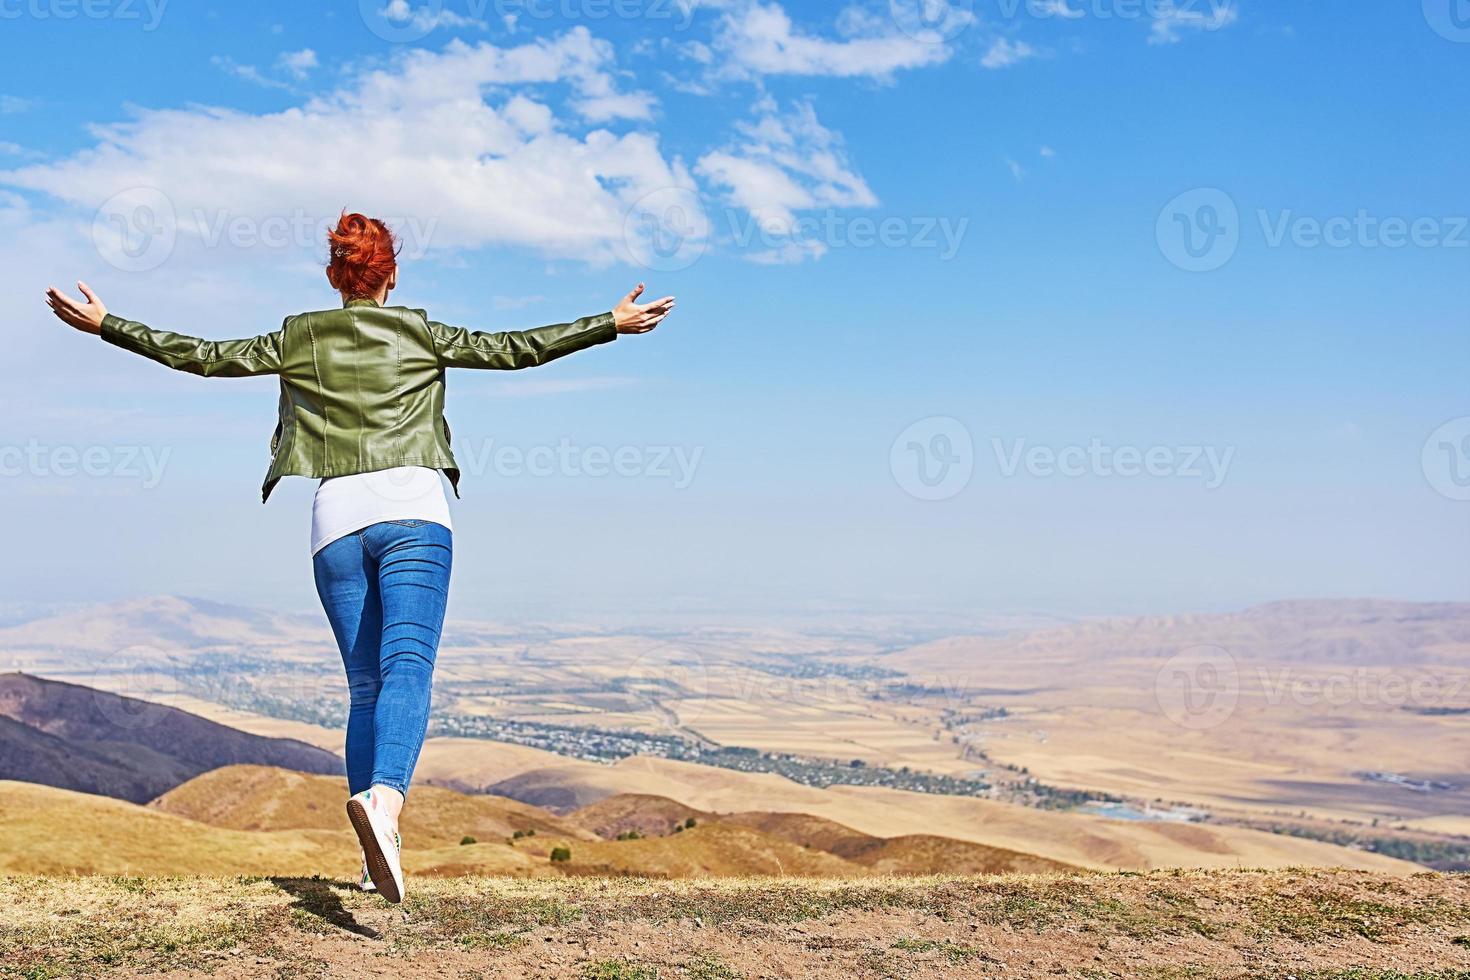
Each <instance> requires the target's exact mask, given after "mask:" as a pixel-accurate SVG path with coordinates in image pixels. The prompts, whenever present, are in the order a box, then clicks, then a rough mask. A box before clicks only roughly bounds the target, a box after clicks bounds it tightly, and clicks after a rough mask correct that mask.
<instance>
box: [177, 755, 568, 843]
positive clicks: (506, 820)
mask: <svg viewBox="0 0 1470 980" xmlns="http://www.w3.org/2000/svg"><path fill="white" fill-rule="evenodd" d="M409 800H410V805H409V806H407V807H405V808H404V811H403V824H402V828H401V829H402V831H403V835H404V837H405V838H406V839H407V840H409V841H410V842H411V843H412V844H413V845H414V846H417V847H421V848H432V847H438V846H441V845H458V844H459V842H460V840H461V839H462V838H464V837H466V836H470V837H474V838H475V839H476V840H486V841H489V840H501V839H504V838H507V837H510V836H512V835H513V834H514V833H515V832H516V831H523V832H524V831H535V832H536V833H538V834H551V835H554V836H558V837H567V838H571V839H577V838H584V839H592V838H594V837H595V835H594V834H592V833H591V832H589V831H587V830H584V829H582V828H581V827H580V826H578V825H577V824H575V823H573V822H570V821H566V820H562V819H561V818H559V817H557V816H555V815H554V814H551V813H547V812H546V811H545V810H541V809H538V808H537V807H533V806H527V805H526V804H524V803H519V802H517V801H515V800H510V799H505V798H504V797H499V796H467V795H465V794H464V793H456V792H454V791H453V790H447V789H440V788H438V787H435V786H415V787H413V789H412V790H410V791H409ZM346 801H347V781H346V780H345V779H342V778H339V777H334V776H308V775H306V774H304V773H298V772H289V771H287V770H284V769H272V768H270V767H268V766H225V767H223V768H221V769H216V770H214V771H213V772H207V773H205V774H204V775H202V776H198V777H196V778H194V779H192V780H190V781H189V782H187V783H185V784H184V785H182V786H179V787H178V788H176V789H173V790H170V791H169V792H167V793H165V794H164V795H163V796H160V797H159V798H158V799H156V800H154V801H153V802H152V803H151V804H149V806H151V807H153V808H155V809H158V810H161V811H163V812H164V813H171V814H174V815H175V816H180V817H188V818H189V819H191V820H197V821H199V822H200V823H207V824H211V825H213V826H216V827H227V828H230V829H233V830H298V829H299V830H340V829H341V828H342V827H344V826H345V823H344V821H345V820H346V817H345V816H344V815H343V806H344V804H345V803H346Z"/></svg>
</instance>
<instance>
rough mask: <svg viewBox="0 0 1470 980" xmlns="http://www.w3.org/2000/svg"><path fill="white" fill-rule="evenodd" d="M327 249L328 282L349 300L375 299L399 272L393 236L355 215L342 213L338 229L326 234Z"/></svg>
mask: <svg viewBox="0 0 1470 980" xmlns="http://www.w3.org/2000/svg"><path fill="white" fill-rule="evenodd" d="M327 248H328V252H329V255H330V258H329V260H328V262H327V281H328V282H330V283H331V284H332V288H334V289H337V290H340V291H342V292H343V293H346V294H347V298H348V299H356V298H358V297H362V296H372V295H374V294H375V293H377V292H378V290H380V289H382V288H383V284H384V283H386V282H387V281H388V278H389V277H390V276H392V275H393V271H394V270H395V269H397V268H398V257H397V255H398V247H397V243H396V242H395V241H394V238H393V232H392V231H390V230H389V228H388V226H387V225H385V224H383V222H381V221H379V220H378V219H377V218H369V217H367V216H366V215H363V214H359V213H357V212H356V211H354V212H352V213H351V214H349V213H347V211H345V210H344V211H343V212H342V216H341V218H339V219H338V221H337V227H336V228H335V229H332V230H330V231H328V232H327Z"/></svg>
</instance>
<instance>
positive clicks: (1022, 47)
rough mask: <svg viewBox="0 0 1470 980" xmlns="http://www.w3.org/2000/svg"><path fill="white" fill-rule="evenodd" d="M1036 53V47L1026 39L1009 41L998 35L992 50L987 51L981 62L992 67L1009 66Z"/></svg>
mask: <svg viewBox="0 0 1470 980" xmlns="http://www.w3.org/2000/svg"><path fill="white" fill-rule="evenodd" d="M1036 55H1037V51H1036V49H1035V48H1033V47H1032V46H1031V45H1029V44H1027V43H1026V42H1025V41H1008V40H1006V39H1005V38H1003V37H998V38H996V39H995V41H994V42H992V43H991V45H990V50H989V51H987V52H985V57H983V58H981V59H980V64H981V65H983V66H984V67H986V68H991V69H994V68H1009V67H1010V66H1011V65H1015V64H1019V63H1021V62H1022V61H1025V60H1026V59H1027V58H1034V57H1036Z"/></svg>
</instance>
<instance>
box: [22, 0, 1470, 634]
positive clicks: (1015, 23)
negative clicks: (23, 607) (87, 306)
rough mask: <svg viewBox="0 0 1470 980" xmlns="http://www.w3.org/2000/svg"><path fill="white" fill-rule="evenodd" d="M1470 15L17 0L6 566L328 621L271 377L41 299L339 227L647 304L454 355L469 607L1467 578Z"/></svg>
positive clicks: (458, 303)
mask: <svg viewBox="0 0 1470 980" xmlns="http://www.w3.org/2000/svg"><path fill="white" fill-rule="evenodd" d="M1452 3H1460V7H1459V8H1456V7H1453V6H1452ZM915 4H921V5H922V6H923V9H918V8H916V6H915ZM1464 7H1465V5H1464V4H1463V3H1462V2H1461V0H1443V2H1439V0H1425V2H1424V3H1423V4H1422V6H1421V4H1417V3H1411V4H1400V5H1370V4H1328V3H1322V2H1310V0H1285V2H1276V3H1265V2H1261V0H1232V2H1229V3H1225V2H1223V0H1214V2H1211V0H1197V2H1193V3H1190V2H1185V0H1180V2H1178V3H1171V2H1167V0H1085V2H1084V0H1068V2H1067V3H1062V2H1060V0H1030V2H1021V0H987V2H976V3H974V4H952V5H949V6H945V5H942V4H939V3H936V2H934V0H894V2H893V3H892V4H890V3H889V2H888V0H869V2H855V3H853V4H851V5H849V6H842V5H840V4H817V3H795V2H786V3H778V2H775V0H719V2H701V3H690V2H680V0H646V2H645V0H637V2H635V0H554V2H553V0H536V2H532V0H526V2H517V3H513V2H510V0H501V2H488V0H444V2H443V3H442V4H429V3H423V2H419V3H416V4H415V3H405V2H403V0H391V2H390V0H363V3H361V4H358V3H339V4H322V5H301V4H288V3H274V2H260V3H253V4H228V5H227V4H216V5H205V4H199V3H192V2H185V0H171V2H168V3H164V4H160V3H159V2H158V0H155V2H154V3H153V4H152V5H150V4H148V3H146V2H145V0H115V2H114V0H92V2H91V3H90V4H89V5H83V4H81V3H80V2H75V3H74V2H70V0H8V2H3V3H0V20H3V21H4V23H3V24H0V30H3V32H4V33H3V36H4V37H5V39H6V58H5V63H4V66H3V67H0V226H3V228H4V230H5V232H6V234H5V235H4V236H3V241H0V250H3V252H4V254H3V255H0V277H3V283H4V290H3V294H0V296H3V299H0V302H4V303H5V304H6V306H7V311H6V312H7V313H8V315H7V316H6V318H5V319H6V323H7V327H8V329H9V331H10V332H11V343H10V347H11V352H10V356H9V357H8V358H7V360H6V368H5V375H6V377H5V386H4V389H3V391H0V401H3V405H4V410H5V418H6V425H5V429H4V431H3V436H0V471H3V478H0V496H3V499H4V501H5V503H6V504H7V506H8V509H9V511H10V513H11V514H12V517H13V520H12V525H11V530H10V534H9V540H10V546H11V554H12V556H13V557H12V560H11V561H9V562H7V563H6V567H5V569H4V570H3V571H0V588H3V594H4V595H5V596H6V597H10V598H11V601H15V602H42V603H44V602H54V601H69V600H91V599H107V598H112V597H118V596H126V595H134V594H142V593H151V592H179V593H185V594H197V595H204V596H208V597H212V598H218V599H233V600H238V601H244V602H250V603H275V604H279V605H284V606H288V607H292V608H301V609H309V608H310V607H311V604H312V602H313V601H314V600H313V597H312V593H311V586H310V566H309V563H308V561H307V558H306V550H307V526H308V523H309V510H310V494H311V485H310V484H309V483H308V481H304V480H296V481H288V483H287V484H286V485H283V487H282V488H281V489H280V490H278V491H277V493H276V495H275V496H273V498H272V500H271V503H270V505H269V506H267V507H264V508H262V507H261V506H260V504H259V503H258V496H257V491H258V486H259V483H260V478H261V475H262V473H263V472H264V469H265V466H266V462H267V458H266V456H267V449H266V442H267V439H268V437H269V434H270V431H271V426H272V417H273V413H274V409H275V402H274V390H273V389H274V383H273V382H272V381H270V380H269V379H256V380H247V381H209V382H207V381H203V380H200V379H196V378H192V377H188V376H184V375H175V374H172V373H170V372H167V371H165V370H163V369H161V368H159V367H157V366H156V365H152V364H150V363H147V362H144V361H141V360H137V359H130V358H128V357H127V356H126V355H124V354H122V353H121V352H120V351H117V350H115V349H112V348H109V347H107V346H106V345H103V344H101V343H97V342H94V341H92V340H91V339H90V338H86V337H83V336H81V335H73V334H71V333H69V332H68V331H66V330H65V328H62V327H61V326H60V325H58V324H56V323H55V322H54V321H52V320H51V319H50V317H49V314H47V312H46V310H45V308H44V306H43V305H42V303H41V301H40V300H41V296H40V294H41V291H42V290H43V289H44V288H45V286H47V285H48V284H51V283H53V282H54V283H56V284H58V285H65V286H70V285H71V283H72V281H73V280H75V279H76V278H78V277H81V278H85V279H87V280H88V281H89V282H90V284H91V285H92V286H93V287H94V288H96V289H97V290H98V291H99V292H100V293H101V295H102V296H103V298H104V299H105V300H106V301H107V303H108V304H109V306H110V308H111V309H112V310H113V311H114V312H117V313H119V314H120V315H123V316H126V317H129V318H133V319H140V320H143V321H145V322H148V323H150V324H151V325H154V326H158V327H164V328H169V329H175V330H180V331H185V332H190V333H197V334H202V335H204V336H208V337H212V338H224V337H233V336H246V335H250V334H254V333H259V332H263V331H267V330H270V329H274V328H275V327H276V326H277V325H278V324H279V322H280V320H281V318H282V317H284V316H285V315H287V314H290V313H294V312H298V311H300V310H302V309H315V308H322V307H325V306H328V305H331V303H332V302H333V300H334V296H333V294H332V293H331V291H330V289H329V288H328V287H327V285H326V281H325V278H324V277H323V276H322V274H321V265H322V262H323V257H324V251H325V250H324V246H323V244H322V228H323V227H324V225H325V224H326V222H327V221H328V220H329V219H331V218H334V217H335V215H336V214H337V212H338V211H339V210H340V209H341V208H343V207H348V208H351V209H357V210H363V211H367V212H369V213H374V214H380V215H383V216H384V217H387V218H388V219H389V220H390V221H391V222H392V223H393V224H394V225H395V227H397V228H398V230H399V232H400V234H401V235H402V237H403V238H404V240H405V250H404V257H403V261H404V265H403V268H402V271H401V274H400V290H399V292H398V293H396V294H395V300H397V301H399V302H402V303H405V304H407V305H411V306H420V307H426V308H427V309H429V311H430V312H431V315H433V316H434V317H435V318H436V319H440V320H444V321H446V322H450V323H455V324H461V325H467V326H475V327H482V328H487V329H489V328H494V329H505V328H514V327H521V326H534V325H537V324H540V323H546V322H552V321H556V320H563V319H570V318H573V317H575V316H579V315H583V314H587V313H593V312H598V311H601V310H604V309H607V308H608V307H610V306H611V305H612V304H613V302H614V301H615V300H616V298H617V297H618V296H619V295H620V294H621V293H622V292H624V291H626V289H627V288H628V287H629V286H630V285H631V284H632V283H633V282H636V281H638V280H640V279H641V280H645V281H647V282H648V283H649V287H650V290H651V291H652V292H653V293H654V294H655V295H662V294H664V293H668V292H672V293H675V294H677V295H678V297H679V309H678V310H677V311H676V313H675V315H674V316H673V317H671V318H670V319H669V321H668V322H667V323H666V324H664V325H663V326H661V327H660V328H659V329H658V330H657V331H656V332H655V333H653V334H652V335H649V336H647V337H629V338H623V339H621V340H620V341H619V342H618V343H616V344H614V345H612V346H611V347H608V348H599V349H597V350H594V351H591V352H588V353H585V354H583V355H580V356H578V357H575V358H571V359H568V360H565V361H562V362H559V363H557V364H554V365H551V366H549V367H547V368H544V369H541V370H538V371H535V372H529V373H521V374H515V375H496V376H488V375H471V374H458V375H455V376H452V377H451V379H450V382H449V384H450V411H449V416H450V419H451V422H452V424H453V425H454V427H455V433H456V448H457V449H459V450H461V451H462V453H468V454H470V455H471V456H473V457H474V458H475V459H476V460H478V462H477V463H476V464H475V465H473V466H472V467H471V468H470V469H471V471H470V472H468V473H467V474H466V477H465V480H464V482H463V490H464V498H463V499H462V500H461V501H458V502H457V503H456V506H455V521H456V535H457V543H458V546H459V548H458V552H459V553H458V554H457V555H456V564H457V568H456V570H455V575H456V586H455V589H456V594H455V600H454V602H455V611H456V612H457V613H458V614H461V615H466V616H469V615H473V616H477V617H483V618H551V619H558V618H560V619H573V618H578V617H587V618H593V619H618V618H622V619H633V620H645V621H653V620H655V619H657V618H659V617H661V616H665V615H669V614H672V613H674V612H678V613H681V614H692V615H695V616H708V617H712V618H722V617H734V616H756V617H760V616H773V615H777V614H781V615H786V614H819V615H836V616H844V615H845V616H851V615H854V614H865V615H866V614H878V615H885V616H886V615H893V616H900V617H907V618H910V619H913V620H915V621H923V620H925V619H926V618H928V619H932V620H935V621H938V620H940V619H944V620H945V621H952V620H953V618H954V617H959V618H960V619H964V618H965V617H974V618H978V617H982V616H984V615H986V614H988V613H992V612H1000V611H1010V610H1044V611H1049V612H1055V613H1061V614H1072V615H1086V614H1100V613H1113V612H1125V613H1133V612H1149V611H1178V610H1195V609H1228V608H1235V607H1239V606H1243V605H1246V604H1249V603H1252V602H1256V601H1263V600H1269V599H1277V598H1289V597H1310V596H1366V595H1374V596H1390V597H1404V598H1415V599H1467V598H1470V563H1467V562H1466V561H1465V557H1464V556H1465V553H1466V551H1465V546H1466V545H1467V544H1470V501H1466V500H1465V499H1461V498H1464V497H1466V496H1470V490H1467V486H1470V421H1467V417H1470V391H1467V385H1466V382H1465V365H1466V364H1467V363H1470V357H1467V355H1470V329H1467V328H1470V275H1467V273H1470V229H1467V227H1466V224H1467V220H1466V216H1467V214H1470V200H1467V197H1466V194H1465V188H1466V186H1467V176H1470V174H1467V164H1466V160H1467V149H1470V138H1467V127H1466V126H1465V124H1464V119H1463V104H1462V103H1463V99H1462V98H1460V97H1459V95H1460V93H1463V92H1464V91H1465V90H1466V87H1467V85H1466V83H1467V81H1470V10H1466V9H1464ZM497 453H499V455H497ZM614 457H616V458H618V459H620V460H621V462H620V464H619V466H618V467H614V466H613V465H612V463H611V460H612V459H613V458H614ZM83 459H86V460H87V461H88V462H87V463H86V465H83V463H82V462H81V461H82V460H83ZM462 462H464V460H463V459H462ZM615 469H616V470H620V471H621V472H615Z"/></svg>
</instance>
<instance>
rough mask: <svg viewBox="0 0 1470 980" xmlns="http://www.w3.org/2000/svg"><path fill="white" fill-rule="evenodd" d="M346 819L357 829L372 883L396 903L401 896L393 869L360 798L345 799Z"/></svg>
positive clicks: (379, 892)
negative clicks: (394, 878) (389, 865)
mask: <svg viewBox="0 0 1470 980" xmlns="http://www.w3.org/2000/svg"><path fill="white" fill-rule="evenodd" d="M347 819H348V820H351V821H352V829H353V830H355V831H357V842H358V843H359V844H361V845H362V853H363V855H364V856H365V857H366V858H367V866H368V874H369V875H371V876H372V879H373V884H374V885H376V886H378V894H379V895H382V896H383V897H384V898H386V899H387V900H388V901H390V902H392V903H393V904H394V905H397V904H398V903H399V902H401V901H403V896H402V895H401V894H399V892H398V882H396V881H394V880H393V870H392V869H391V868H389V867H388V858H387V857H386V856H385V855H384V854H383V848H382V847H381V846H379V844H378V835H377V834H376V833H374V832H373V824H372V821H370V820H369V819H368V813H367V807H365V806H363V805H362V801H361V800H358V799H356V798H353V799H350V800H348V801H347Z"/></svg>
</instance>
